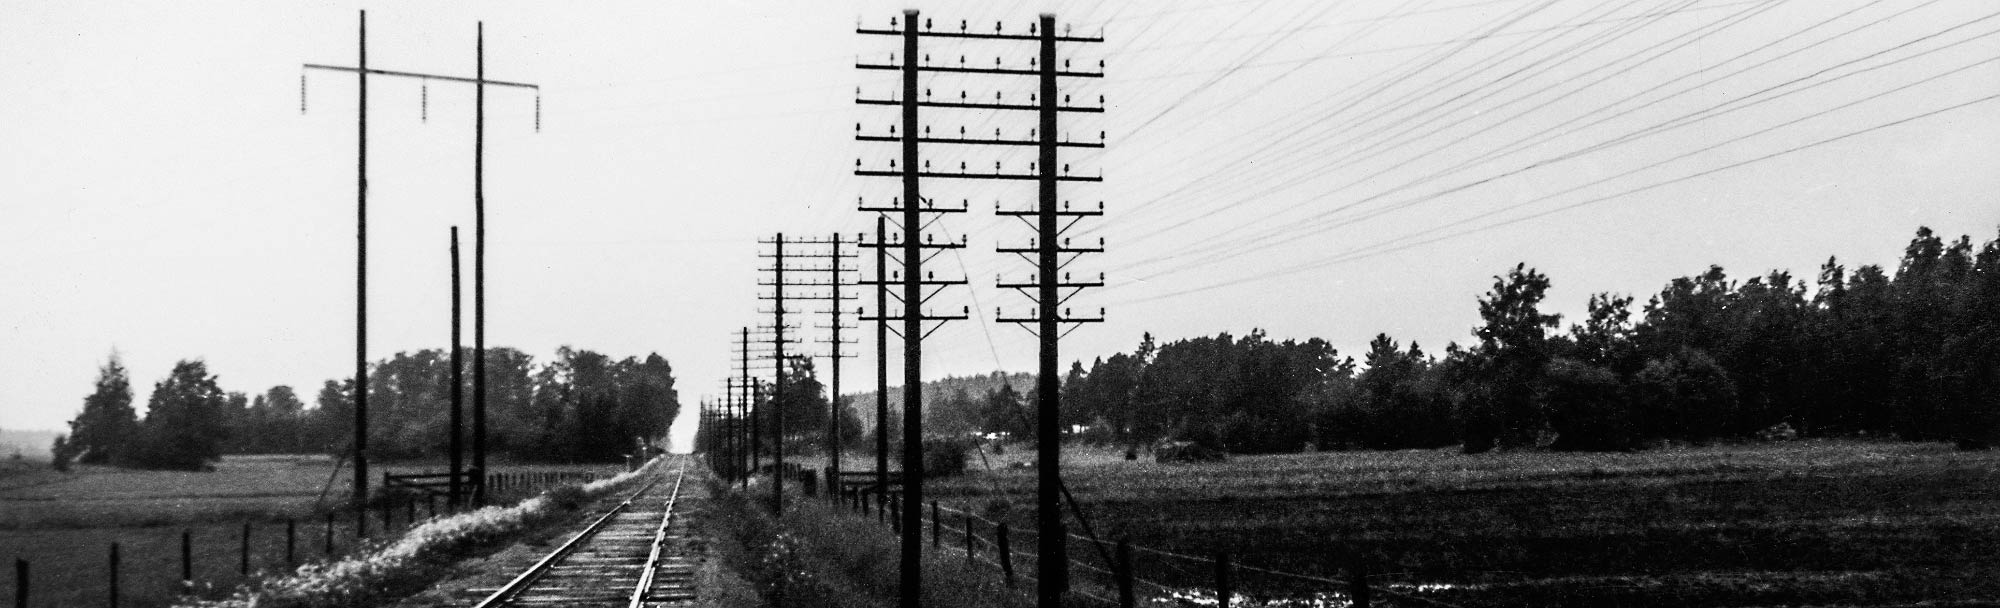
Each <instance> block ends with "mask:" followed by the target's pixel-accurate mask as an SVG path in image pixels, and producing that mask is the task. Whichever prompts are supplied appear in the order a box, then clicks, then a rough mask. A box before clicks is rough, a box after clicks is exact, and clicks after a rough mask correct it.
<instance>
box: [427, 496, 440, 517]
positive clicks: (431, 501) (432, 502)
mask: <svg viewBox="0 0 2000 608" xmlns="http://www.w3.org/2000/svg"><path fill="white" fill-rule="evenodd" d="M424 510H426V511H429V512H430V514H431V517H433V518H435V517H437V516H438V501H437V495H436V494H431V493H429V492H425V493H424Z"/></svg>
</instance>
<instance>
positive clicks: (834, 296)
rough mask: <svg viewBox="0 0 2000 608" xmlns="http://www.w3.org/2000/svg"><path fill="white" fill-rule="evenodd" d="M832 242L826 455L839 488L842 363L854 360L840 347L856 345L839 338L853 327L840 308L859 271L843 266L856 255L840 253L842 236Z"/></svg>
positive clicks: (842, 443)
mask: <svg viewBox="0 0 2000 608" xmlns="http://www.w3.org/2000/svg"><path fill="white" fill-rule="evenodd" d="M857 240H859V239H857ZM832 241H833V242H832V245H833V250H832V251H831V252H829V253H828V258H829V259H830V260H831V263H830V264H827V273H828V276H827V287H828V292H827V299H828V300H830V302H829V303H828V306H827V308H826V311H827V314H828V315H830V316H831V317H832V319H831V320H832V323H831V324H829V325H827V329H829V330H832V331H833V337H831V338H829V339H828V340H827V358H828V359H831V360H832V361H833V371H832V374H833V377H832V378H831V380H832V383H831V384H832V386H831V387H830V388H829V390H828V391H827V403H826V405H827V409H826V454H827V466H828V468H829V470H830V471H832V473H833V476H832V479H830V480H829V481H832V482H834V483H836V484H838V483H839V481H840V471H841V467H840V456H841V452H844V451H846V449H847V443H846V441H844V439H845V438H844V437H841V435H840V422H841V421H842V420H844V419H846V417H847V416H846V414H847V408H846V407H845V406H843V405H841V402H840V360H841V359H846V358H848V357H853V356H854V355H853V354H852V353H843V352H841V347H843V346H846V345H848V344H855V343H856V342H854V341H850V340H843V339H841V337H840V330H842V329H851V328H852V327H853V326H850V325H847V324H846V323H845V322H842V321H841V320H840V315H841V312H842V311H841V308H840V306H841V304H840V301H841V300H843V299H846V298H845V297H844V296H843V295H842V294H841V290H840V288H841V286H843V285H845V284H846V280H847V274H846V273H848V272H852V271H854V270H856V269H854V268H847V267H844V266H843V265H842V264H841V261H842V260H845V259H847V258H850V257H854V256H853V254H848V253H843V252H841V250H840V244H841V243H840V234H839V233H834V235H833V239H832ZM833 487H835V488H838V487H839V486H838V485H835V486H833ZM830 494H831V496H830V497H832V498H838V496H839V493H838V492H832V493H830Z"/></svg>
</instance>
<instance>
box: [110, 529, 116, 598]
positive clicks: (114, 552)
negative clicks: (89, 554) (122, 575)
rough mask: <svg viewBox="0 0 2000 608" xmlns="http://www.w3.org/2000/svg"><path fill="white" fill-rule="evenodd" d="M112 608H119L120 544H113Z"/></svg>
mask: <svg viewBox="0 0 2000 608" xmlns="http://www.w3.org/2000/svg"><path fill="white" fill-rule="evenodd" d="M110 579H111V580H110V583H111V608H118V543H116V542H113V543H111V573H110Z"/></svg>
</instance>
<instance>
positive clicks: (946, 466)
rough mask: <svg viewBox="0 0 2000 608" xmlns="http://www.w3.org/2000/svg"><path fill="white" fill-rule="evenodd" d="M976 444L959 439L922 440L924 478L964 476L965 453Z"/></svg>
mask: <svg viewBox="0 0 2000 608" xmlns="http://www.w3.org/2000/svg"><path fill="white" fill-rule="evenodd" d="M977 445H978V444H977V443H975V442H973V441H971V440H968V439H961V438H953V439H925V440H924V477H955V476H958V475H964V474H965V460H966V458H965V453H966V452H968V451H970V450H972V448H974V447H976V446H977Z"/></svg>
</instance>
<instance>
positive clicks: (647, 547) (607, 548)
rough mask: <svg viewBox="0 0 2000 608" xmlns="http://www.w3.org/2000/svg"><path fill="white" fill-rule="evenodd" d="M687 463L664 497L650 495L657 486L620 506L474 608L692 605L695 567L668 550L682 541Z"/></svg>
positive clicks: (653, 483) (685, 459) (642, 490)
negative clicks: (678, 514)
mask: <svg viewBox="0 0 2000 608" xmlns="http://www.w3.org/2000/svg"><path fill="white" fill-rule="evenodd" d="M691 459H692V458H691V457H689V456H682V457H680V463H679V465H678V468H677V470H676V471H675V473H674V478H673V482H672V484H671V487H668V488H665V490H666V496H665V497H664V498H662V497H660V496H657V495H654V491H655V490H656V489H657V487H658V486H660V485H661V483H660V482H661V481H662V479H654V480H652V481H649V482H647V483H646V485H645V487H642V488H640V489H639V491H637V492H634V493H633V494H632V495H631V497H629V498H626V499H625V500H624V501H623V502H620V503H619V504H618V505H617V506H614V507H612V508H611V509H610V510H609V511H606V512H605V513H604V515H602V516H600V517H598V518H597V519H596V520H595V521H593V522H591V524H590V525H589V526H587V527H585V528H584V529H583V531H581V532H578V533H577V534H576V535H575V536H573V537H571V538H570V539H569V540H568V541H566V542H564V543H563V544H562V545H561V546H559V547H556V549H555V550H554V551H550V552H549V554H548V555H546V556H543V557H542V559H541V560H539V561H537V562H535V564H534V565H532V566H529V567H528V568H527V569H526V570H523V571H522V572H521V573H520V574H519V575H517V576H515V577H514V579H513V580H511V581H508V583H507V584H506V585H503V586H501V587H500V588H498V589H493V590H491V591H492V592H491V594H490V595H487V596H486V599H484V600H481V601H480V602H479V603H478V604H475V605H474V606H475V608H500V607H502V606H581V607H591V608H596V607H602V608H612V607H624V608H643V607H660V606H672V605H676V604H679V603H682V602H686V601H689V600H692V599H694V588H693V579H694V566H693V564H691V563H689V562H688V560H686V559H684V557H683V556H682V555H681V554H680V552H679V551H676V550H674V549H675V548H674V547H670V545H671V544H672V543H673V542H674V541H678V540H683V539H685V538H686V534H685V533H684V532H685V522H683V521H681V519H682V518H678V517H675V515H676V511H675V509H676V508H677V507H683V506H684V505H683V504H682V501H681V497H682V493H681V489H682V482H683V481H685V480H686V479H687V467H688V462H689V460H691Z"/></svg>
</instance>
